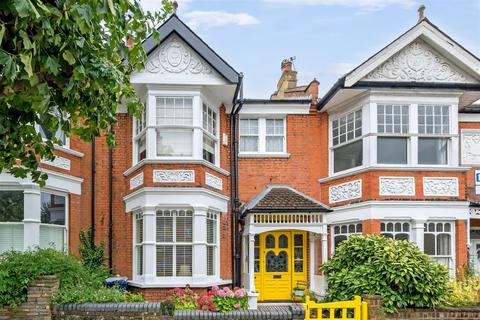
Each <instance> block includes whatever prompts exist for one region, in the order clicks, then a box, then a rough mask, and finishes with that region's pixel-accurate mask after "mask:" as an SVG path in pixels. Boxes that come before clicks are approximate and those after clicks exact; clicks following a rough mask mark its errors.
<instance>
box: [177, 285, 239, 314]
mask: <svg viewBox="0 0 480 320" xmlns="http://www.w3.org/2000/svg"><path fill="white" fill-rule="evenodd" d="M168 300H170V301H171V302H172V303H173V304H174V306H175V310H204V311H213V312H226V311H234V310H246V309H247V305H248V297H247V291H246V290H245V289H242V288H233V289H230V288H229V287H224V288H221V289H220V288H219V287H217V286H213V287H212V289H211V290H209V291H203V292H201V293H200V294H197V293H195V292H194V291H193V290H192V289H191V288H190V287H189V286H187V287H186V288H185V289H182V288H175V289H172V290H171V291H170V292H169V298H168Z"/></svg>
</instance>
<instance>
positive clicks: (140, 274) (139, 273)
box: [132, 211, 145, 277]
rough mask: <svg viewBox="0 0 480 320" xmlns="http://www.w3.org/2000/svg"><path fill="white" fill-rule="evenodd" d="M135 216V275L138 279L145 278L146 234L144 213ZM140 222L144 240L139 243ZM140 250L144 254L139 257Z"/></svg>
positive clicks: (134, 214) (135, 213) (136, 213)
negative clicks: (144, 248) (144, 251)
mask: <svg viewBox="0 0 480 320" xmlns="http://www.w3.org/2000/svg"><path fill="white" fill-rule="evenodd" d="M132 216H133V228H132V229H133V274H134V275H135V276H136V277H143V274H144V262H145V261H144V259H143V255H144V253H143V246H144V242H145V232H144V230H143V212H142V211H136V212H134V213H133V214H132ZM138 221H140V223H141V225H142V239H141V241H137V231H138V230H137V229H138V226H137V224H138ZM138 248H140V251H141V252H142V254H141V256H140V257H139V255H138V250H137V249H138ZM139 258H141V262H140V268H141V270H139V265H138V264H139Z"/></svg>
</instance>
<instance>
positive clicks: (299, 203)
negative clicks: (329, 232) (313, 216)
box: [244, 185, 332, 214]
mask: <svg viewBox="0 0 480 320" xmlns="http://www.w3.org/2000/svg"><path fill="white" fill-rule="evenodd" d="M331 211H332V210H331V209H330V208H328V207H327V206H326V205H324V204H323V203H321V202H319V201H317V200H315V199H312V198H310V197H309V196H307V195H305V194H303V193H301V192H300V191H298V190H295V189H293V188H292V187H290V186H288V185H269V186H267V187H266V188H265V189H264V190H263V191H262V192H260V193H259V194H258V195H257V196H256V197H255V198H254V199H253V200H252V201H251V202H249V203H248V204H247V205H246V206H245V209H244V214H248V213H250V212H331Z"/></svg>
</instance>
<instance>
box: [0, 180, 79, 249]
mask: <svg viewBox="0 0 480 320" xmlns="http://www.w3.org/2000/svg"><path fill="white" fill-rule="evenodd" d="M26 190H27V189H26V188H23V189H22V188H21V187H17V186H15V187H10V186H3V185H0V191H20V192H23V194H24V197H25V191H26ZM39 192H40V193H39V194H38V209H39V210H38V211H39V212H40V216H39V217H38V222H37V223H38V229H36V230H37V231H38V234H33V235H32V234H26V233H25V222H24V221H21V222H0V224H4V225H20V224H21V225H23V226H24V233H23V239H24V240H23V249H22V250H24V249H25V243H26V238H27V237H28V238H29V239H31V238H36V239H38V243H36V244H34V245H37V246H40V226H42V225H45V226H55V227H58V228H63V229H64V230H63V239H64V241H63V248H64V250H63V252H65V253H66V252H68V245H69V241H68V235H69V222H70V221H69V220H70V219H69V215H70V201H69V196H68V193H64V192H60V191H57V190H52V189H49V188H40V189H39ZM41 193H49V194H52V195H56V196H60V197H64V198H65V225H64V226H60V225H54V224H48V223H42V222H41V204H42V200H41ZM24 199H25V198H24ZM29 203H30V204H31V202H30V201H29ZM30 210H31V208H30V207H28V206H24V208H23V219H24V220H25V219H26V218H25V217H26V214H25V213H26V212H29V211H30ZM27 219H28V218H27ZM37 231H35V233H36V232H37Z"/></svg>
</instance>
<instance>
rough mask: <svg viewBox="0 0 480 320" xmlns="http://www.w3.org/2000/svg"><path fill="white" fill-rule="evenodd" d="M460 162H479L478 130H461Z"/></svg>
mask: <svg viewBox="0 0 480 320" xmlns="http://www.w3.org/2000/svg"><path fill="white" fill-rule="evenodd" d="M461 146H462V164H480V130H462V134H461Z"/></svg>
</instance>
